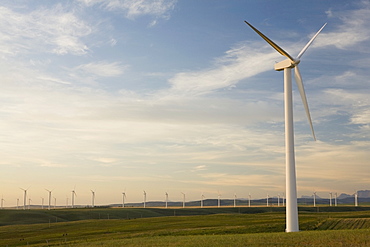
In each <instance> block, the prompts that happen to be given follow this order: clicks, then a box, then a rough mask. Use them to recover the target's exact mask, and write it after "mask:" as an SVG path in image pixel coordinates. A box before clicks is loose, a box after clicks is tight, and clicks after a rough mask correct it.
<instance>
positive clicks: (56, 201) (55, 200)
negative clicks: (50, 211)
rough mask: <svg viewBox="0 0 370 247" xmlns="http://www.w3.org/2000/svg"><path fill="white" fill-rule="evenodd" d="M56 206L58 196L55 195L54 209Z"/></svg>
mask: <svg viewBox="0 0 370 247" xmlns="http://www.w3.org/2000/svg"><path fill="white" fill-rule="evenodd" d="M56 206H57V198H56V197H54V209H55V207H56Z"/></svg>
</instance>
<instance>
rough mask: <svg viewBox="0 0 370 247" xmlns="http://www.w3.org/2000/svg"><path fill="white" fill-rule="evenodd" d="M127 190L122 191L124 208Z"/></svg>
mask: <svg viewBox="0 0 370 247" xmlns="http://www.w3.org/2000/svg"><path fill="white" fill-rule="evenodd" d="M125 199H126V192H122V208H124V207H125Z"/></svg>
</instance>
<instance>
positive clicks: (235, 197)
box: [234, 193, 236, 208]
mask: <svg viewBox="0 0 370 247" xmlns="http://www.w3.org/2000/svg"><path fill="white" fill-rule="evenodd" d="M235 207H236V193H234V208H235Z"/></svg>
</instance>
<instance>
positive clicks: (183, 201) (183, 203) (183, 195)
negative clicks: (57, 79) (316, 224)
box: [181, 192, 185, 208]
mask: <svg viewBox="0 0 370 247" xmlns="http://www.w3.org/2000/svg"><path fill="white" fill-rule="evenodd" d="M181 194H182V207H183V208H185V193H182V192H181Z"/></svg>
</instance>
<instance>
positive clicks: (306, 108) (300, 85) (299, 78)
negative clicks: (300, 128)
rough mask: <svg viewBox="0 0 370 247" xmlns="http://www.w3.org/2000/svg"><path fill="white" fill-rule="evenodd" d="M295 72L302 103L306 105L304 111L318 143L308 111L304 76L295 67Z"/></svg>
mask: <svg viewBox="0 0 370 247" xmlns="http://www.w3.org/2000/svg"><path fill="white" fill-rule="evenodd" d="M294 71H295V73H294V77H295V81H296V83H297V86H298V90H299V93H300V94H301V98H302V102H303V105H304V109H305V110H306V115H307V118H308V123H309V124H310V128H311V131H312V136H313V139H314V140H315V141H316V136H315V132H314V130H313V125H312V120H311V115H310V110H309V109H308V103H307V98H306V93H305V91H304V86H303V82H302V76H301V73H300V72H299V68H298V66H295V68H294Z"/></svg>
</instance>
